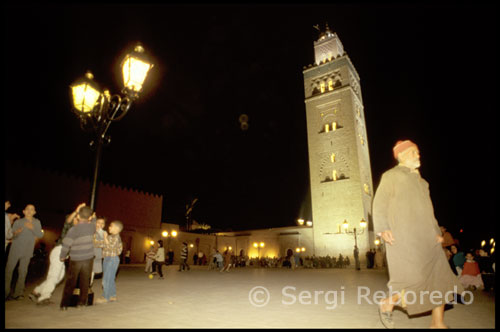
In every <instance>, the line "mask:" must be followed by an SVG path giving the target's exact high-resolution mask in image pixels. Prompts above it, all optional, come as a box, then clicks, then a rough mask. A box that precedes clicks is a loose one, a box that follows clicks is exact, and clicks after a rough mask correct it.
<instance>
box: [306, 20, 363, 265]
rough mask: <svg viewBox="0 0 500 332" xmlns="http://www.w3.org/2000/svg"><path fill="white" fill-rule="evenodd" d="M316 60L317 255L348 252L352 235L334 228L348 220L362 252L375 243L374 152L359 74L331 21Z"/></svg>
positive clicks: (312, 99) (309, 101) (309, 96)
mask: <svg viewBox="0 0 500 332" xmlns="http://www.w3.org/2000/svg"><path fill="white" fill-rule="evenodd" d="M314 53H315V63H314V64H312V65H309V66H308V67H304V71H303V74H304V90H305V104H306V118H307V139H308V148H309V170H310V183H311V203H312V217H313V234H314V254H315V255H317V256H325V255H327V254H328V255H330V256H332V255H335V256H338V254H339V253H342V255H348V256H349V257H350V259H351V261H352V258H353V249H354V235H352V234H335V233H338V232H339V231H340V230H342V224H343V222H344V220H347V222H348V223H349V229H348V230H351V231H352V230H353V228H354V227H356V228H357V230H358V233H359V231H360V229H361V227H360V221H361V220H365V221H367V222H368V227H366V229H365V230H364V232H363V233H362V234H361V235H358V236H357V244H358V248H359V253H360V254H359V257H360V259H361V260H362V261H364V260H365V258H366V256H365V253H366V251H367V250H369V248H370V247H373V245H372V246H370V243H373V234H372V232H371V230H372V229H373V226H372V220H371V203H372V196H373V185H372V175H371V168H370V156H369V152H368V142H367V135H366V126H365V113H364V107H363V99H362V96H361V88H360V85H359V75H358V73H357V71H356V69H355V68H354V66H353V64H352V62H351V60H350V59H349V57H348V56H347V54H346V53H345V51H344V47H343V45H342V43H341V42H340V39H339V37H338V36H337V34H336V33H334V32H332V31H330V29H329V27H328V25H326V29H325V31H324V32H321V33H320V36H319V39H318V40H317V41H315V42H314Z"/></svg>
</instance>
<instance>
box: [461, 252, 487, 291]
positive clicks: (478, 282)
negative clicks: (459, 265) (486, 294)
mask: <svg viewBox="0 0 500 332" xmlns="http://www.w3.org/2000/svg"><path fill="white" fill-rule="evenodd" d="M465 259H466V261H465V263H464V268H463V270H462V275H461V276H460V277H459V278H458V280H459V281H460V282H461V283H462V285H463V286H464V288H469V287H470V288H471V289H472V290H475V289H476V288H480V287H484V284H483V279H482V278H481V272H480V271H479V265H478V264H477V262H476V261H474V256H472V253H470V252H469V253H467V255H465Z"/></svg>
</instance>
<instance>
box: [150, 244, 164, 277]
mask: <svg viewBox="0 0 500 332" xmlns="http://www.w3.org/2000/svg"><path fill="white" fill-rule="evenodd" d="M158 246H159V247H158V250H156V254H155V256H154V262H153V271H154V272H153V274H156V271H157V270H158V273H159V274H160V279H163V271H162V270H163V265H165V248H163V241H162V240H158Z"/></svg>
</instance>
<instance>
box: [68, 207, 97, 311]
mask: <svg viewBox="0 0 500 332" xmlns="http://www.w3.org/2000/svg"><path fill="white" fill-rule="evenodd" d="M76 219H77V221H76V225H75V226H73V227H71V228H70V230H69V231H68V233H67V234H66V236H65V237H64V239H63V241H62V248H61V253H60V255H59V258H60V259H61V261H65V260H66V259H67V257H68V256H69V258H70V261H69V268H68V276H67V278H66V283H65V284H64V291H63V296H62V299H61V304H60V308H61V310H67V309H68V306H69V305H70V302H71V296H72V295H73V291H74V289H75V288H76V287H77V286H78V288H79V289H80V296H79V299H78V303H77V306H78V307H80V306H86V305H87V297H88V292H89V286H90V275H91V273H92V265H93V262H94V233H95V225H94V224H93V223H92V222H91V220H92V209H91V208H90V207H88V206H84V207H82V208H80V210H79V212H78V214H77V216H76ZM78 281H79V285H77V282H78Z"/></svg>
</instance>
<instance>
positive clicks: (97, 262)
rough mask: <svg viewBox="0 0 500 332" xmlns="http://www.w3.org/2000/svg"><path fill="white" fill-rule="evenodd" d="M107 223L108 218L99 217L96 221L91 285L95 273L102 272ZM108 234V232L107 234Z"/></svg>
mask: <svg viewBox="0 0 500 332" xmlns="http://www.w3.org/2000/svg"><path fill="white" fill-rule="evenodd" d="M105 225H106V218H104V217H99V218H97V220H96V222H95V234H94V255H95V257H94V265H93V270H92V275H91V277H90V287H91V288H92V285H93V284H94V275H95V274H96V273H102V248H104V236H105V234H104V233H106V231H105V230H104V226H105ZM106 235H107V234H106Z"/></svg>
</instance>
